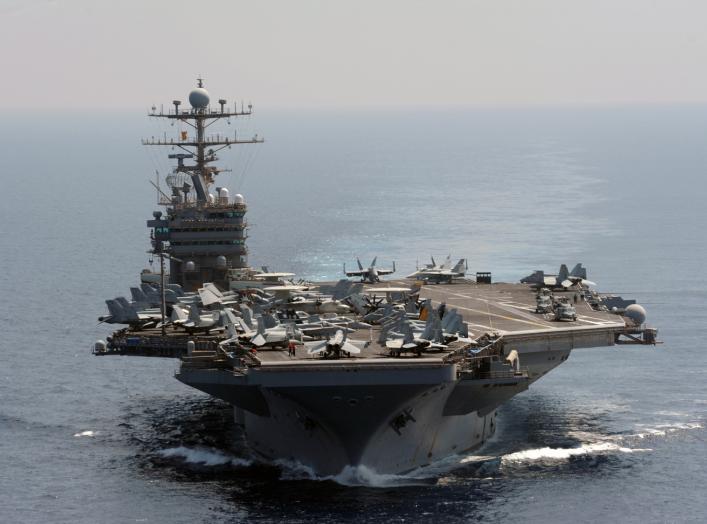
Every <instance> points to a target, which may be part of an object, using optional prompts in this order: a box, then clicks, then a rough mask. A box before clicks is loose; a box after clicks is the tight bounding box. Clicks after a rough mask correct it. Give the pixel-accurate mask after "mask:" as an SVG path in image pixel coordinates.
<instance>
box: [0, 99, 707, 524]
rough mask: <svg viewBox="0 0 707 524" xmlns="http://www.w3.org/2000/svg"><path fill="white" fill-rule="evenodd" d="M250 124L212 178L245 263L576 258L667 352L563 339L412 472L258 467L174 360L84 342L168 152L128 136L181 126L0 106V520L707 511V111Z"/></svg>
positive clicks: (122, 286)
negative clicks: (237, 231)
mask: <svg viewBox="0 0 707 524" xmlns="http://www.w3.org/2000/svg"><path fill="white" fill-rule="evenodd" d="M247 127H249V129H251V130H253V131H258V132H260V133H261V134H262V135H265V137H266V140H267V142H266V143H265V144H264V145H262V146H260V147H259V148H258V149H257V152H256V150H255V149H254V148H251V149H246V148H240V149H239V150H238V151H231V152H227V153H225V154H224V155H223V156H224V160H225V161H226V163H227V164H229V165H230V166H231V167H233V168H234V169H233V172H232V173H230V174H227V175H223V176H222V178H221V179H220V183H221V184H222V185H225V186H228V187H229V188H231V191H232V193H233V192H235V191H240V192H243V193H244V194H245V196H246V198H247V199H248V202H249V203H250V205H251V208H250V211H249V221H250V222H251V224H252V227H251V230H250V234H251V238H250V240H249V245H250V248H251V251H252V257H251V261H252V263H253V264H254V265H260V264H268V265H269V266H270V267H271V268H275V269H277V270H292V271H294V272H297V273H298V274H299V275H301V276H306V277H316V278H319V277H326V278H335V277H338V276H339V274H340V271H341V265H342V264H343V263H344V262H346V263H348V264H352V263H354V262H355V257H356V256H360V257H361V258H362V260H364V261H368V260H370V259H372V258H373V257H374V256H376V255H378V256H379V260H380V261H381V263H382V264H384V265H389V264H390V263H391V262H392V261H393V260H395V261H396V263H397V265H398V268H399V269H400V272H401V273H404V272H407V271H408V270H412V269H414V267H415V264H416V260H417V259H419V260H420V262H424V261H426V260H427V258H428V257H429V255H430V254H434V255H435V256H436V257H439V258H443V257H444V256H445V255H446V254H447V253H450V252H451V253H452V255H453V256H457V257H462V256H465V257H468V258H469V261H470V269H471V270H472V271H477V270H489V271H492V272H493V274H494V278H495V279H496V280H509V281H513V280H517V279H519V278H520V277H522V276H525V275H526V274H528V273H529V272H530V271H531V270H534V269H538V268H544V269H546V270H550V269H555V268H556V267H557V266H559V264H560V263H562V262H565V263H567V264H574V263H575V262H579V261H581V262H583V263H584V264H585V265H586V266H587V267H588V268H589V272H590V275H589V276H590V278H591V279H592V280H594V281H596V282H598V283H599V287H600V289H601V290H603V291H615V292H619V293H622V294H624V296H629V297H634V298H636V299H638V301H639V302H640V303H641V304H643V305H644V306H645V307H646V308H647V310H648V312H649V323H651V324H653V325H656V326H658V327H659V328H660V330H661V338H662V339H663V340H664V341H665V344H663V345H662V346H658V347H657V348H644V347H622V348H605V349H587V350H578V351H576V352H574V353H573V354H572V357H571V358H570V359H569V361H568V362H567V363H565V364H563V365H562V366H561V367H560V368H558V369H557V370H555V371H554V372H553V373H551V374H550V375H548V376H547V377H546V378H543V379H542V380H541V381H540V382H538V383H537V384H535V385H534V386H533V387H532V388H531V390H529V391H528V392H526V393H524V394H522V395H520V396H518V397H516V398H515V399H514V400H513V401H511V402H510V403H508V404H507V405H505V406H504V407H503V408H502V410H501V415H500V416H501V424H500V427H499V431H498V434H497V436H496V437H495V439H494V440H493V441H492V442H491V443H490V444H489V445H487V446H486V447H485V448H484V449H482V450H480V451H478V452H476V453H475V454H474V455H473V456H459V457H453V458H451V459H450V460H448V461H445V462H444V463H441V464H436V465H433V466H431V467H430V468H427V469H426V470H424V471H421V472H416V473H415V474H414V475H409V476H407V477H380V476H377V475H373V474H371V475H369V476H366V477H365V478H358V479H355V480H356V481H355V482H353V480H354V479H351V478H349V477H347V476H346V475H342V476H340V477H338V478H336V479H328V480H327V479H311V478H310V476H309V475H308V474H307V472H305V471H302V470H298V469H297V468H296V467H294V466H292V465H281V466H264V465H258V464H254V463H251V462H250V461H249V459H248V456H247V453H246V450H244V449H243V446H242V445H240V444H238V443H237V441H238V437H239V436H238V434H237V433H236V431H235V429H234V428H233V426H232V424H231V423H230V419H229V409H228V408H227V406H224V405H223V404H222V403H220V402H217V401H214V400H211V399H209V398H208V397H207V396H205V395H203V394H201V393H199V392H197V391H194V390H191V389H189V388H187V387H186V386H183V385H181V384H180V383H179V382H177V381H176V380H174V378H173V377H172V374H173V371H174V369H175V366H176V363H175V362H174V361H171V360H150V359H139V360H138V359H129V358H117V357H116V358H96V357H92V356H91V355H90V346H91V344H92V343H93V341H94V340H96V339H98V338H105V336H106V334H107V333H108V332H109V328H108V327H107V326H105V325H97V324H96V320H95V319H96V317H97V316H99V315H101V314H103V312H104V303H103V300H104V299H105V298H110V297H114V296H116V295H118V294H127V293H128V287H129V286H130V285H132V284H134V283H135V282H136V281H137V275H138V273H139V271H140V269H142V268H143V267H144V266H145V264H146V260H147V255H146V253H145V251H146V250H147V248H148V235H147V230H146V228H145V222H144V221H145V220H146V219H147V218H149V216H150V214H151V212H152V210H153V208H154V207H155V206H154V200H155V194H154V190H152V188H151V186H149V184H148V182H147V181H148V179H150V178H151V177H152V176H153V174H154V171H155V169H158V170H160V171H161V172H162V173H165V172H166V167H167V163H166V162H165V160H164V159H163V157H162V156H160V154H161V153H167V151H162V152H159V151H156V152H153V153H149V152H146V151H145V150H144V149H143V148H142V147H141V146H140V145H139V142H138V139H139V138H140V137H144V136H147V137H149V136H151V135H157V134H161V133H162V132H163V131H164V130H167V128H163V127H161V125H160V124H156V123H154V122H149V121H148V120H147V119H146V118H144V117H143V116H142V115H141V114H140V113H139V112H135V114H115V115H93V116H89V115H86V116H82V117H71V118H69V117H67V116H66V115H61V114H56V115H51V116H49V117H47V116H46V115H44V116H42V117H41V118H40V117H37V118H25V117H23V118H19V117H13V116H12V115H10V116H7V115H6V116H5V118H4V119H3V123H2V124H0V139H1V141H0V150H1V151H2V158H3V170H2V172H3V176H2V182H3V192H2V196H3V198H2V205H1V206H0V231H2V271H0V296H2V300H0V327H1V329H2V331H1V332H2V337H0V340H1V341H2V342H0V350H1V351H2V361H1V362H2V363H1V364H0V471H1V472H2V474H0V521H2V522H30V523H40V522H41V523H44V522H73V523H76V522H80V523H93V522H171V523H173V522H243V521H262V522H279V521H283V520H289V521H292V522H311V521H312V520H313V519H316V520H317V521H318V522H326V523H328V522H342V521H356V522H435V521H442V520H444V521H446V522H467V521H489V522H508V521H510V522H515V521H523V522H548V521H549V522H566V521H574V522H597V521H621V522H703V521H704V520H705V515H706V514H707V502H706V501H705V500H706V497H705V495H707V488H706V486H705V482H706V481H707V473H705V471H706V470H707V457H706V453H705V451H706V450H707V446H705V440H706V437H707V430H706V429H705V425H706V424H707V421H706V420H705V419H706V418H707V390H706V379H707V357H706V356H705V351H704V347H703V340H704V338H705V337H706V336H707V273H706V272H705V263H704V260H705V258H706V255H707V247H706V246H705V233H704V228H705V226H706V225H707V209H706V206H705V200H706V198H707V184H706V183H705V176H706V175H707V148H705V147H704V143H705V140H707V138H705V137H707V107H674V108H668V107H666V108H649V107H644V108H604V109H592V110H589V109H587V110H570V109H554V110H549V109H536V110H499V111H496V110H494V111H491V110H488V111H481V110H479V111H472V110H458V111H453V110H445V111H440V112H432V111H427V112H424V111H423V112H413V111H409V112H406V111H399V112H342V113H336V114H333V113H316V112H315V113H307V114H305V113H296V112H285V113H278V114H270V113H268V112H267V111H262V112H261V113H258V117H257V119H254V120H253V121H251V123H249V124H248V126H247ZM169 132H173V130H171V131H169ZM234 442H236V443H235V444H234ZM480 455H483V456H484V457H480ZM351 484H356V485H353V486H352V485H351Z"/></svg>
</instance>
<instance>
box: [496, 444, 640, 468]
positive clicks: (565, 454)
mask: <svg viewBox="0 0 707 524" xmlns="http://www.w3.org/2000/svg"><path fill="white" fill-rule="evenodd" d="M642 451H652V450H650V449H647V448H644V449H641V448H626V447H623V446H618V445H616V444H612V443H611V442H597V443H594V444H583V445H581V446H579V447H576V448H547V447H546V448H537V449H526V450H523V451H517V452H515V453H509V454H508V455H503V456H502V457H501V461H502V463H509V462H513V463H518V462H535V461H543V460H545V461H548V460H550V461H561V460H567V459H569V458H570V457H576V456H580V455H598V454H603V453H636V452H642Z"/></svg>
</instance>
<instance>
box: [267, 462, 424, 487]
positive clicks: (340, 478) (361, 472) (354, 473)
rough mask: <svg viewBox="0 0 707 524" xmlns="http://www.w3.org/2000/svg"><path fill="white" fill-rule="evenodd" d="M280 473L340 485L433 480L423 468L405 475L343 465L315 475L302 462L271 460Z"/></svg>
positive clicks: (288, 477)
mask: <svg viewBox="0 0 707 524" xmlns="http://www.w3.org/2000/svg"><path fill="white" fill-rule="evenodd" d="M273 464H275V465H276V466H278V467H279V468H280V469H281V470H282V473H281V474H280V479H281V480H314V481H322V482H324V481H331V482H336V483H337V484H340V485H342V486H348V487H353V486H365V487H370V488H389V487H394V486H395V487H401V486H417V485H420V484H424V485H429V484H430V481H434V476H433V475H425V474H423V473H422V471H423V468H420V469H418V470H415V471H412V472H410V473H408V474H405V475H395V474H390V473H378V472H377V471H376V470H375V469H373V468H370V467H368V466H364V465H358V466H345V467H344V469H343V470H341V471H340V472H339V473H337V474H336V475H317V474H316V473H315V471H314V470H313V469H312V468H311V467H309V466H306V465H304V464H301V463H299V462H296V461H291V460H284V459H280V460H276V461H274V462H273Z"/></svg>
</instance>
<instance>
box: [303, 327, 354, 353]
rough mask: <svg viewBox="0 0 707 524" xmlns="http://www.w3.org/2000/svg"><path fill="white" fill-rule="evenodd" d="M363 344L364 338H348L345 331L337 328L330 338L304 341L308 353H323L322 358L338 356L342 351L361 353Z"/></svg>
mask: <svg viewBox="0 0 707 524" xmlns="http://www.w3.org/2000/svg"><path fill="white" fill-rule="evenodd" d="M365 344H366V341H365V340H348V339H347V336H346V332H345V331H344V330H342V329H339V330H338V331H337V332H336V333H335V334H334V336H333V337H331V338H328V339H326V340H322V341H319V342H305V343H304V346H305V347H306V348H307V353H308V354H310V355H318V354H323V356H324V358H328V357H333V358H339V357H341V354H342V353H344V354H346V355H351V354H352V353H353V354H358V353H361V346H364V345H365Z"/></svg>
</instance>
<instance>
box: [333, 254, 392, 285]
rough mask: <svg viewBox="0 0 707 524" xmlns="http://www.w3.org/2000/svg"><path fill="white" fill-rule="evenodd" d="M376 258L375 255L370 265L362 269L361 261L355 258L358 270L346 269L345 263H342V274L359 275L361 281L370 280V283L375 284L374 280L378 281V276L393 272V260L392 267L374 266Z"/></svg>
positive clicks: (348, 275)
mask: <svg viewBox="0 0 707 524" xmlns="http://www.w3.org/2000/svg"><path fill="white" fill-rule="evenodd" d="M377 260H378V257H375V258H374V259H373V261H372V262H371V265H370V267H368V268H367V269H364V268H363V266H362V265H361V261H360V260H359V259H358V258H356V262H357V263H358V271H346V264H344V274H345V275H346V276H347V277H361V282H370V283H371V284H375V283H376V282H380V277H381V276H382V275H390V274H392V273H395V262H393V269H382V268H377V267H376V261H377Z"/></svg>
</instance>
